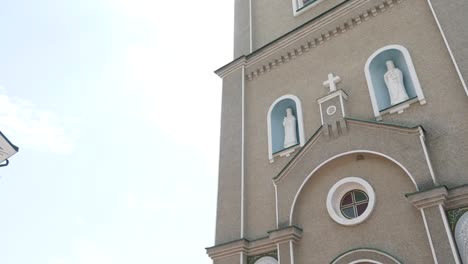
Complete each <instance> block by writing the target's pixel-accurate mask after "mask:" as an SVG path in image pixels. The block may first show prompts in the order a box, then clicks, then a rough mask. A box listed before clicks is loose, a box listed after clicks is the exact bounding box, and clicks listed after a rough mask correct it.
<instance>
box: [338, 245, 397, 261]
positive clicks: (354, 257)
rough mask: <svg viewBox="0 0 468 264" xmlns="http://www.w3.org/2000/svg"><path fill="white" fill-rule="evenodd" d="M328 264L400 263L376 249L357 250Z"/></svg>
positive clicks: (344, 254)
mask: <svg viewBox="0 0 468 264" xmlns="http://www.w3.org/2000/svg"><path fill="white" fill-rule="evenodd" d="M330 264H401V262H400V261H399V260H398V259H397V258H395V257H393V256H392V255H390V254H388V253H386V252H384V251H381V250H378V249H372V248H357V249H353V250H350V251H347V252H345V253H343V254H341V255H339V256H338V257H336V258H335V259H334V260H332V261H331V262H330Z"/></svg>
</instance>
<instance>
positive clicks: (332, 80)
mask: <svg viewBox="0 0 468 264" xmlns="http://www.w3.org/2000/svg"><path fill="white" fill-rule="evenodd" d="M339 82H341V77H340V76H333V73H329V74H328V80H326V81H324V82H323V86H324V87H330V93H332V92H334V91H336V84H337V83H339Z"/></svg>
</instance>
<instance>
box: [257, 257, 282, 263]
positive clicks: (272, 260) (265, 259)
mask: <svg viewBox="0 0 468 264" xmlns="http://www.w3.org/2000/svg"><path fill="white" fill-rule="evenodd" d="M254 264H278V260H276V259H275V258H274V257H269V256H267V257H263V258H260V259H259V260H257V261H255V263H254Z"/></svg>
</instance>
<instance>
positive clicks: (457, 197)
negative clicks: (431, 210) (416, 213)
mask: <svg viewBox="0 0 468 264" xmlns="http://www.w3.org/2000/svg"><path fill="white" fill-rule="evenodd" d="M406 197H407V198H408V201H410V202H411V203H412V204H413V205H414V206H415V207H416V208H418V209H421V208H427V207H431V206H436V205H439V204H441V205H443V206H444V207H445V208H446V209H448V210H452V209H458V208H461V207H467V206H468V185H462V186H459V187H456V188H453V189H447V187H446V186H438V187H436V188H433V189H429V190H425V191H420V192H415V193H410V194H407V195H406Z"/></svg>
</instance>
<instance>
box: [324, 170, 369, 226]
mask: <svg viewBox="0 0 468 264" xmlns="http://www.w3.org/2000/svg"><path fill="white" fill-rule="evenodd" d="M374 205H375V193H374V190H373V189H372V186H370V184H369V183H368V182H366V181H365V180H363V179H361V178H357V177H348V178H344V179H341V180H340V181H338V182H337V183H335V184H334V185H333V186H332V188H331V189H330V191H329V192H328V196H327V210H328V213H329V214H330V217H331V218H332V219H333V220H334V221H335V222H337V223H339V224H341V225H357V224H359V223H361V222H363V221H364V220H366V219H367V218H368V217H369V216H370V214H371V212H372V210H373V209H374Z"/></svg>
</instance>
